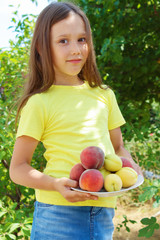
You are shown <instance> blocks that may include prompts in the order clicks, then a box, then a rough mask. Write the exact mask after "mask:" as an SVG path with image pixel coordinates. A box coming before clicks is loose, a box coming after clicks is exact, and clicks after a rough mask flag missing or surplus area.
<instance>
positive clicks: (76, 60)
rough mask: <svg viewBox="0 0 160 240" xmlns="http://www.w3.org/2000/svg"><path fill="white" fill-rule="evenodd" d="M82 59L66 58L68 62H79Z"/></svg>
mask: <svg viewBox="0 0 160 240" xmlns="http://www.w3.org/2000/svg"><path fill="white" fill-rule="evenodd" d="M81 61H82V59H70V60H67V62H69V63H80V62H81Z"/></svg>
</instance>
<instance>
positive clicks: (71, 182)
mask: <svg viewBox="0 0 160 240" xmlns="http://www.w3.org/2000/svg"><path fill="white" fill-rule="evenodd" d="M66 185H67V186H68V187H77V186H78V182H77V181H75V180H72V179H67V181H66Z"/></svg>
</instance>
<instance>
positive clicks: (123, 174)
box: [116, 167, 138, 188]
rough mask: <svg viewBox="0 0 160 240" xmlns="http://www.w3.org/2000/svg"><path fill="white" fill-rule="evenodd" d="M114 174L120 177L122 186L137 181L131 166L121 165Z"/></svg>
mask: <svg viewBox="0 0 160 240" xmlns="http://www.w3.org/2000/svg"><path fill="white" fill-rule="evenodd" d="M116 174H117V175H118V176H119V177H120V178H121V180H122V186H123V187H124V188H126V187H131V186H132V185H134V184H135V183H136V182H137V178H138V174H137V172H136V171H135V170H134V169H133V168H130V167H123V168H121V169H120V170H119V171H117V172H116Z"/></svg>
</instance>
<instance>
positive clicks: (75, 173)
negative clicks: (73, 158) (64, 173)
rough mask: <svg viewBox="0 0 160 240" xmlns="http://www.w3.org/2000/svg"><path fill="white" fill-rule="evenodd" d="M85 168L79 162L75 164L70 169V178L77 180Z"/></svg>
mask: <svg viewBox="0 0 160 240" xmlns="http://www.w3.org/2000/svg"><path fill="white" fill-rule="evenodd" d="M85 170H86V169H85V168H84V167H83V166H82V164H81V163H77V164H75V165H74V166H73V167H72V168H71V171H70V179H72V180H76V181H78V182H79V178H80V176H81V174H82V173H83V172H84V171H85Z"/></svg>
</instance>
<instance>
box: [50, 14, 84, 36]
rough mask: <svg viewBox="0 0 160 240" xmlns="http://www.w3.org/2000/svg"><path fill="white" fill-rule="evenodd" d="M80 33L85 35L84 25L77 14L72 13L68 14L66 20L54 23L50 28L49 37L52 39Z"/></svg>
mask: <svg viewBox="0 0 160 240" xmlns="http://www.w3.org/2000/svg"><path fill="white" fill-rule="evenodd" d="M82 33H86V30H85V23H84V21H83V19H82V18H81V17H80V16H79V15H78V14H76V13H73V12H70V13H69V15H68V17H67V18H65V19H63V20H61V21H60V22H58V23H55V24H54V25H53V26H52V27H51V35H52V36H53V37H58V36H61V35H67V34H82Z"/></svg>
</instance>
